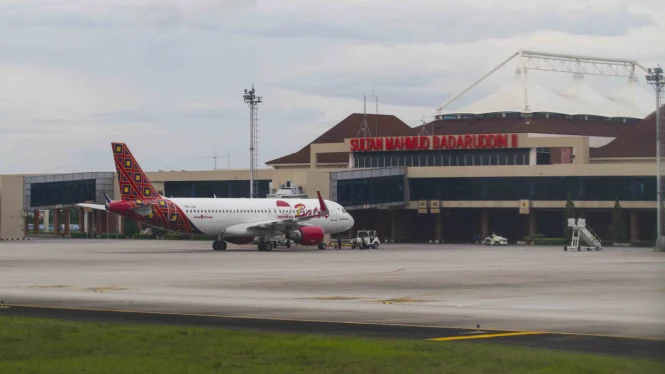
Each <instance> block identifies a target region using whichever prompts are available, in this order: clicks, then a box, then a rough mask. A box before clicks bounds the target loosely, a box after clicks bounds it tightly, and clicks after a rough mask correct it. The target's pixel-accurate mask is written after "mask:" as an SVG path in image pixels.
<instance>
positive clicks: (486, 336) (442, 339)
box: [427, 331, 542, 341]
mask: <svg viewBox="0 0 665 374" xmlns="http://www.w3.org/2000/svg"><path fill="white" fill-rule="evenodd" d="M541 334H542V332H536V331H521V332H506V333H502V334H482V335H467V336H447V337H443V338H433V339H427V340H436V341H450V340H467V339H488V338H500V337H503V336H521V335H541Z"/></svg>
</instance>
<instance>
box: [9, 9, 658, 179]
mask: <svg viewBox="0 0 665 374" xmlns="http://www.w3.org/2000/svg"><path fill="white" fill-rule="evenodd" d="M663 35H665V2H661V1H657V0H642V1H640V0H602V1H601V0H559V1H550V0H547V1H541V0H524V1H522V0H512V1H500V0H485V1H483V0H471V1H460V0H454V1H453V0H450V1H449V0H429V1H428V0H408V1H406V0H404V1H391V0H334V1H324V0H316V1H312V0H292V1H286V0H265V1H263V0H189V1H186V0H160V1H156V0H155V1H152V0H112V1H109V0H30V1H26V0H2V1H1V2H0V174H12V173H42V172H77V171H110V170H114V166H113V160H112V155H111V146H110V142H111V141H120V142H125V143H127V144H128V145H129V146H130V149H131V150H132V152H133V153H134V155H135V156H136V157H137V158H138V160H139V162H140V163H141V165H142V167H143V168H144V169H146V170H158V169H163V170H181V169H189V170H195V169H196V170H202V169H211V168H212V167H213V160H212V159H205V158H201V157H208V156H212V155H213V152H216V153H217V154H218V155H219V156H223V157H222V158H220V159H219V160H218V167H220V168H226V167H227V160H226V155H227V153H230V154H231V155H232V157H231V167H232V168H241V167H242V168H244V167H248V166H249V162H248V158H249V151H248V147H249V110H248V108H247V105H246V104H245V103H244V102H243V99H242V93H243V90H244V89H245V88H250V87H251V85H252V84H255V87H256V89H257V91H258V94H259V95H262V96H263V99H264V102H263V103H262V104H261V105H260V109H259V125H260V127H259V160H260V164H261V165H262V166H263V163H264V162H266V161H269V160H271V159H274V158H277V157H280V156H282V155H285V154H288V153H291V152H294V151H296V150H298V149H300V148H301V147H303V146H304V145H306V144H307V143H308V142H310V141H311V140H313V139H314V138H316V137H317V136H318V135H320V134H321V133H323V132H324V131H325V130H327V129H328V128H330V127H331V126H333V125H334V124H336V123H338V122H339V121H341V120H342V119H344V118H345V117H346V116H348V115H349V114H351V113H353V112H362V110H363V94H364V93H367V95H368V111H370V112H374V111H375V102H374V98H373V97H372V90H374V92H375V93H376V95H377V96H378V97H379V112H380V113H383V114H394V115H396V116H398V117H399V118H401V119H402V120H404V121H405V122H407V123H408V124H410V125H412V126H416V125H418V124H419V123H420V120H421V118H422V116H430V115H432V114H433V113H434V109H435V108H436V107H437V106H438V105H440V104H442V103H443V102H444V101H445V100H447V99H448V98H450V97H451V96H452V95H454V94H456V93H457V92H459V91H460V90H462V89H464V88H465V87H466V86H467V85H469V84H470V83H472V82H473V81H474V80H475V79H477V78H479V77H480V76H481V75H483V74H484V73H486V72H487V71H489V70H490V69H492V68H493V67H494V66H495V65H497V64H498V63H500V62H501V61H502V60H504V59H505V58H507V57H508V56H509V55H510V54H511V53H513V52H515V51H516V50H518V49H520V48H524V49H534V50H543V51H549V52H561V53H571V54H585V55H601V56H608V57H618V58H628V59H635V60H637V61H639V62H640V63H642V64H643V65H645V66H653V65H655V64H656V63H658V62H660V63H661V64H663V65H665V42H663ZM514 67H515V65H511V67H510V68H508V67H506V68H504V69H502V70H501V71H500V73H499V74H498V75H497V76H496V77H495V78H494V79H491V80H489V81H487V82H486V83H483V84H481V85H480V86H478V87H476V88H475V89H474V90H472V91H471V92H469V93H468V94H467V95H466V96H465V97H464V98H463V99H461V100H460V102H459V105H462V104H464V103H466V102H469V101H470V100H471V101H472V100H473V99H477V98H479V97H481V96H483V95H484V94H487V93H489V92H491V91H492V90H494V89H496V88H497V87H498V86H500V85H501V84H502V83H505V81H506V80H507V79H510V75H512V73H513V72H514ZM511 69H512V71H511ZM534 74H535V73H534ZM544 74H545V77H544V78H543V79H544V80H545V81H547V80H550V81H552V77H551V75H552V73H544ZM548 74H549V75H548ZM557 77H558V78H559V79H558V80H560V78H561V76H560V75H558V74H557ZM564 77H565V76H564ZM612 79H615V81H612ZM556 80H557V79H554V81H556ZM640 80H641V81H642V82H644V79H643V74H640ZM606 81H608V79H605V80H604V81H603V82H606ZM609 81H610V84H612V83H614V82H616V83H622V82H618V81H616V78H610V79H609ZM603 84H605V83H603ZM358 126H360V123H359V124H358Z"/></svg>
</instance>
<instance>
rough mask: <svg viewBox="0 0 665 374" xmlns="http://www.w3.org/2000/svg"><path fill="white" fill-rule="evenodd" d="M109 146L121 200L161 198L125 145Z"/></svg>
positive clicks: (114, 144) (113, 144)
mask: <svg viewBox="0 0 665 374" xmlns="http://www.w3.org/2000/svg"><path fill="white" fill-rule="evenodd" d="M111 145H112V146H113V158H114V159H115V170H116V171H117V173H118V184H119V185H120V196H122V199H123V200H137V199H141V200H147V199H160V198H161V196H160V195H159V194H158V193H157V190H156V189H155V187H153V185H152V183H150V181H149V180H148V177H146V176H145V174H144V173H143V170H141V166H139V163H138V162H136V159H135V158H134V156H133V155H132V152H130V151H129V148H128V147H127V145H126V144H125V143H111Z"/></svg>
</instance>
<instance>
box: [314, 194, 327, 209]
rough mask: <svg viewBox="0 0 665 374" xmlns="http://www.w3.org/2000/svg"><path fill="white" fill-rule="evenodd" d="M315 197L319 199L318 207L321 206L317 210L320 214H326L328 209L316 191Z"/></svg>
mask: <svg viewBox="0 0 665 374" xmlns="http://www.w3.org/2000/svg"><path fill="white" fill-rule="evenodd" d="M316 195H317V196H318V198H319V205H320V206H321V207H320V208H319V210H320V211H321V212H328V207H327V206H326V203H325V201H323V198H322V197H321V191H316Z"/></svg>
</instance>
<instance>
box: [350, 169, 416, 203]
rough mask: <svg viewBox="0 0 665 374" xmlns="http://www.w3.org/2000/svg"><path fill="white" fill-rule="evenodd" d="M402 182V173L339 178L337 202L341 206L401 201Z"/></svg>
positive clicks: (402, 199) (402, 197) (402, 192)
mask: <svg viewBox="0 0 665 374" xmlns="http://www.w3.org/2000/svg"><path fill="white" fill-rule="evenodd" d="M404 184H405V183H404V175H391V176H386V177H376V178H362V179H341V180H339V181H337V202H338V203H339V204H341V205H342V206H356V205H363V204H381V203H396V202H402V201H404V188H405V186H404Z"/></svg>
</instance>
